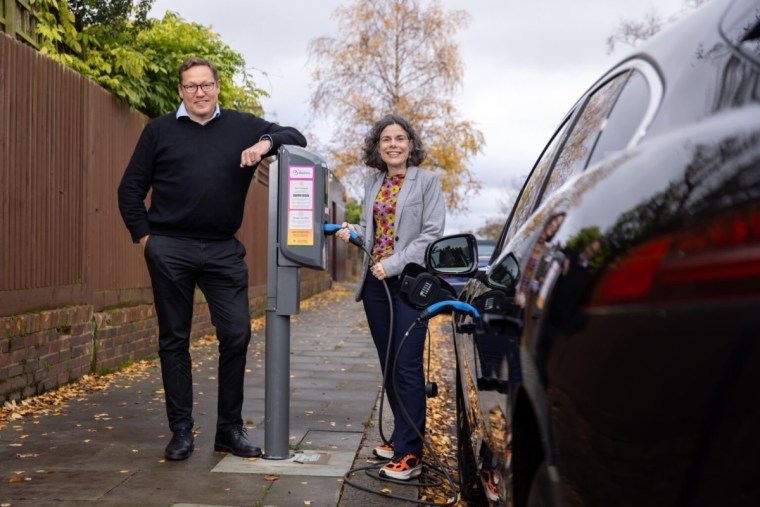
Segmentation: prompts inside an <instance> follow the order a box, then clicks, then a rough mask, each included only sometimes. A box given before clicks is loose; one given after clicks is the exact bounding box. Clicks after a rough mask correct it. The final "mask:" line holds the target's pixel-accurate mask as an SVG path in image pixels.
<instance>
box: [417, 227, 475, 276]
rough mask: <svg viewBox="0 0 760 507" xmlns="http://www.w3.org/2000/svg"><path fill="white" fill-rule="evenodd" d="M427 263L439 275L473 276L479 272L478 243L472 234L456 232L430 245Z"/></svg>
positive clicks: (426, 257)
mask: <svg viewBox="0 0 760 507" xmlns="http://www.w3.org/2000/svg"><path fill="white" fill-rule="evenodd" d="M425 264H426V265H427V267H428V269H429V270H430V271H432V272H433V273H436V274H439V275H459V276H465V277H470V278H471V277H473V276H474V275H475V274H476V273H477V272H478V243H477V241H476V240H475V236H473V235H472V234H454V235H451V236H446V237H443V238H441V239H439V240H436V241H434V242H432V243H430V245H428V247H427V250H426V252H425Z"/></svg>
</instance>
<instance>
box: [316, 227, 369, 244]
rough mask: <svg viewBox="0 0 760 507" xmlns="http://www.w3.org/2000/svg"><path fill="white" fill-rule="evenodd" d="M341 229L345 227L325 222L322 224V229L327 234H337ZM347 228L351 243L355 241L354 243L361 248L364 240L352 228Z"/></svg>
mask: <svg viewBox="0 0 760 507" xmlns="http://www.w3.org/2000/svg"><path fill="white" fill-rule="evenodd" d="M341 229H343V227H341V226H340V225H338V224H324V225H323V226H322V230H323V231H324V233H325V236H332V235H333V234H335V233H336V232H338V231H339V230H341ZM346 230H347V231H348V236H349V238H348V241H349V243H353V244H354V245H356V246H358V247H359V248H361V247H362V246H363V245H362V240H361V238H360V237H359V235H358V234H356V233H355V232H354V231H352V230H351V229H346Z"/></svg>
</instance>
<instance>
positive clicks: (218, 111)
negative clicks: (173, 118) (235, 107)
mask: <svg viewBox="0 0 760 507" xmlns="http://www.w3.org/2000/svg"><path fill="white" fill-rule="evenodd" d="M221 114H222V110H221V109H220V108H219V104H217V105H216V107H215V108H214V114H212V115H211V118H209V119H208V120H206V121H204V122H203V123H201V125H205V124H207V123H208V122H210V121H211V120H213V119H214V118H216V117H218V116H220V115H221ZM183 116H186V117H188V118H190V114H189V113H188V112H187V108H186V107H185V103H184V102H181V103H180V104H179V108H178V109H177V119H178V120H179V119H180V118H182V117H183Z"/></svg>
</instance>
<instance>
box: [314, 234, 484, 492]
mask: <svg viewBox="0 0 760 507" xmlns="http://www.w3.org/2000/svg"><path fill="white" fill-rule="evenodd" d="M341 228H342V227H341V226H339V225H336V224H325V225H324V232H325V234H326V235H332V234H335V233H336V232H337V231H338V230H340V229H341ZM349 242H350V243H352V244H354V245H356V246H358V247H359V248H361V249H362V250H363V251H364V252H365V253H366V254H367V255H368V256H369V259H370V266H371V265H372V264H374V260H373V258H372V253H371V252H369V251H368V250H367V249H366V247H365V246H364V244H363V243H362V241H361V238H360V237H359V236H358V235H357V234H356V233H355V232H354V231H351V230H349ZM382 282H383V286H384V287H385V292H386V295H387V297H388V306H389V308H390V332H389V336H388V348H387V351H386V355H385V357H386V361H385V366H384V368H383V383H382V387H381V390H380V412H379V414H378V421H379V423H378V430H379V433H380V438H381V439H382V441H383V443H384V444H385V445H390V442H389V441H388V439H387V438H386V437H385V435H384V434H383V405H384V404H385V403H384V401H385V379H386V378H388V364H389V362H390V361H388V357H389V356H390V354H391V350H392V349H391V345H392V343H391V341H392V339H393V326H394V318H393V299H392V297H391V293H390V289H389V288H388V284H387V283H386V281H385V280H383V281H382ZM447 310H459V311H465V312H467V313H473V312H474V313H473V315H474V316H477V311H476V310H475V309H474V308H472V307H471V306H470V305H468V304H466V303H461V302H458V301H442V302H440V303H436V304H434V305H431V306H430V307H428V308H427V309H426V310H424V311H423V312H422V313H421V314H420V316H419V317H417V319H415V321H414V322H413V323H412V325H411V326H409V329H407V331H406V332H405V333H404V336H403V337H402V338H401V342H400V343H399V346H398V349H397V350H396V354H395V357H394V361H393V364H397V361H398V358H399V354H400V352H401V349H402V348H403V346H404V343H405V342H406V339H407V338H408V337H409V334H410V333H411V331H412V329H414V327H415V326H417V325H419V324H421V323H422V321H423V320H428V319H430V318H432V317H434V316H435V315H438V314H439V313H443V312H445V311H447ZM470 310H471V311H470ZM427 339H428V370H427V378H428V381H426V383H425V395H426V396H427V397H432V396H436V395H437V394H438V386H437V385H436V384H435V383H431V382H429V375H430V355H431V354H430V351H431V343H430V342H431V340H430V329H428V330H427ZM391 382H392V383H393V387H394V390H395V391H396V392H398V379H397V377H396V369H395V368H394V369H393V372H392V376H391ZM398 401H399V407H400V408H401V412H402V416H403V417H404V418H405V419H406V421H407V422H408V423H409V424H410V426H412V427H413V428H414V429H415V431H416V432H417V436H418V437H419V438H420V440H421V441H422V443H423V445H424V446H425V448H426V449H427V451H428V455H429V456H432V458H433V460H434V461H435V463H436V466H433V465H429V464H426V463H425V462H424V461H423V462H422V464H423V473H422V474H420V476H419V478H418V480H417V482H416V483H410V482H409V481H402V480H398V479H393V478H390V477H382V476H380V475H379V473H378V474H374V473H372V472H373V471H377V470H378V469H380V468H381V467H383V466H384V465H385V463H387V460H385V461H383V462H382V463H377V464H373V465H369V466H363V467H356V468H352V469H350V470H349V471H348V472H346V473H345V474H344V475H343V482H344V483H345V484H347V485H349V486H352V487H354V488H356V489H359V490H361V491H365V492H367V493H372V494H376V495H379V496H382V497H384V498H393V499H396V500H403V501H406V502H413V503H415V504H418V505H430V506H435V507H449V506H451V505H455V504H456V503H457V502H458V501H459V492H458V491H457V486H456V482H455V481H454V479H453V478H452V477H451V476H450V475H449V474H448V472H446V467H445V466H444V465H443V463H442V462H441V460H440V458H439V457H438V454H436V452H435V450H433V447H432V445H431V444H430V442H428V440H427V439H426V438H425V435H423V434H422V433H421V432H420V431H419V428H417V426H416V425H415V424H414V423H413V421H412V418H411V416H410V415H409V412H408V410H407V408H406V406H405V405H404V403H403V402H402V401H401V400H398ZM362 471H364V472H365V473H366V474H367V475H368V476H370V477H372V478H374V479H377V480H380V481H385V482H390V483H393V484H399V485H403V486H414V487H418V488H419V487H423V488H434V487H438V486H441V485H443V483H444V480H445V482H446V483H448V485H449V487H450V488H451V491H452V492H453V493H454V497H453V499H452V500H450V501H448V502H446V503H440V502H433V501H427V500H419V499H411V498H407V497H403V496H400V495H393V494H390V493H385V492H383V491H377V490H374V489H371V488H368V487H365V486H363V485H361V484H357V483H355V482H353V481H352V480H351V478H350V476H351V475H353V474H356V473H358V472H362ZM425 471H429V472H430V473H432V474H433V475H434V476H437V477H435V478H434V480H430V481H428V482H425V480H426V479H429V477H426V474H425V473H424V472H425ZM423 478H424V479H423Z"/></svg>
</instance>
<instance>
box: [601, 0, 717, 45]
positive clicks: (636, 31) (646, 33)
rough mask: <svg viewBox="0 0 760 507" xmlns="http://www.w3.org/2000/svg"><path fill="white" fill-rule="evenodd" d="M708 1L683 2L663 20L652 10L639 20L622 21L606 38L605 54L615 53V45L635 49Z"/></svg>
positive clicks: (693, 0) (685, 0)
mask: <svg viewBox="0 0 760 507" xmlns="http://www.w3.org/2000/svg"><path fill="white" fill-rule="evenodd" d="M707 1H708V0H683V7H682V8H681V10H680V11H678V12H676V13H675V14H673V15H671V16H670V17H668V18H667V19H666V18H663V17H662V15H661V14H660V13H659V12H657V11H656V10H655V9H652V10H651V11H649V12H648V13H647V14H645V15H644V18H643V19H641V20H635V19H624V20H622V21H620V24H619V25H618V26H617V27H616V28H615V31H614V32H613V33H612V35H610V36H609V37H607V54H612V53H614V52H615V45H616V44H618V43H621V44H625V45H627V46H631V47H636V46H638V45H639V44H640V43H641V42H642V41H645V40H647V39H648V38H650V37H651V36H653V35H654V34H656V33H657V32H659V31H660V30H662V28H663V27H664V26H666V25H668V24H670V23H673V22H674V21H676V20H677V19H679V18H681V17H682V16H683V15H684V14H686V13H687V12H689V11H691V10H693V9H696V8H697V7H699V6H700V5H702V4H703V3H705V2H707Z"/></svg>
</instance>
